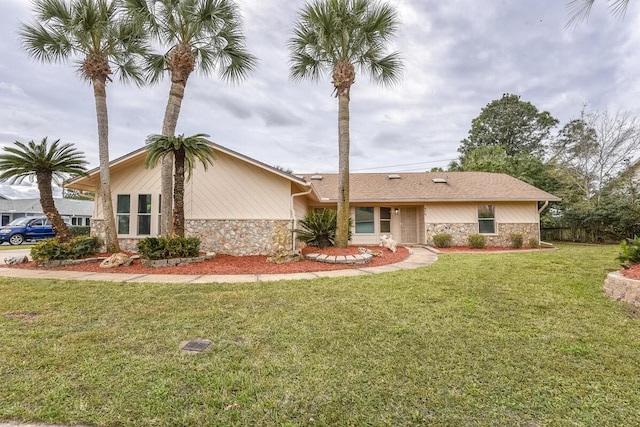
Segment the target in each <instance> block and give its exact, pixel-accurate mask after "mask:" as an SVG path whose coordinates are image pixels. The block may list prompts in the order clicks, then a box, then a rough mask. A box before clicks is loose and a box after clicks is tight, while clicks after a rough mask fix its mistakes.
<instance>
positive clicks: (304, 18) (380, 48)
mask: <svg viewBox="0 0 640 427" xmlns="http://www.w3.org/2000/svg"><path fill="white" fill-rule="evenodd" d="M397 28H398V18H397V14H396V12H395V10H394V9H393V7H391V6H389V5H387V4H383V3H378V2H376V1H368V0H315V1H312V2H310V3H308V4H307V5H306V6H304V8H303V9H302V10H301V11H300V14H299V18H298V22H297V24H296V26H295V29H294V35H293V37H292V38H291V39H290V40H289V43H288V45H289V50H290V54H291V58H290V74H291V78H292V79H294V80H300V79H311V80H318V79H319V78H320V77H321V76H322V75H323V73H331V77H332V83H333V88H334V93H335V96H336V97H337V98H338V211H337V230H336V238H335V244H336V246H337V247H341V248H343V247H346V246H347V245H348V241H349V144H350V135H349V100H350V92H351V86H352V85H353V83H354V82H355V78H356V71H360V72H362V73H365V74H368V75H369V76H370V77H371V78H372V80H373V81H374V82H376V83H380V84H384V85H391V84H394V83H397V82H398V81H399V78H400V74H401V71H402V61H401V59H400V55H399V54H398V53H397V52H394V53H391V54H386V53H385V51H386V48H387V44H388V43H389V42H390V41H391V40H392V39H393V37H394V36H395V33H396V31H397Z"/></svg>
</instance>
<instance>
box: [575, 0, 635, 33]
mask: <svg viewBox="0 0 640 427" xmlns="http://www.w3.org/2000/svg"><path fill="white" fill-rule="evenodd" d="M607 2H608V3H610V4H609V8H610V9H611V12H612V13H613V14H614V15H618V16H622V15H624V13H625V12H626V11H627V6H628V5H629V0H607ZM594 3H595V0H569V3H567V8H568V9H569V21H568V22H567V27H571V26H575V25H580V24H582V23H584V22H585V21H586V20H587V19H589V14H590V13H591V8H592V7H593V4H594Z"/></svg>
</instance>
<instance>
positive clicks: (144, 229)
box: [138, 194, 151, 236]
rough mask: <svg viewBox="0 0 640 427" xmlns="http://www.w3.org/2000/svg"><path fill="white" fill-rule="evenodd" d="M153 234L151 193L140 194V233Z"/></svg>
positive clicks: (144, 234)
mask: <svg viewBox="0 0 640 427" xmlns="http://www.w3.org/2000/svg"><path fill="white" fill-rule="evenodd" d="M150 234H151V194H138V235H141V236H148V235H150Z"/></svg>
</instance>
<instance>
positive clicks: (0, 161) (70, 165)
mask: <svg viewBox="0 0 640 427" xmlns="http://www.w3.org/2000/svg"><path fill="white" fill-rule="evenodd" d="M3 150H4V152H5V154H0V170H1V171H2V172H1V173H0V180H6V179H9V181H10V182H11V183H12V184H13V183H18V184H19V183H21V182H22V181H24V180H25V179H28V180H30V181H33V179H34V178H35V180H36V181H37V183H38V191H39V192H40V205H41V206H42V211H43V212H44V214H45V215H46V217H47V218H48V219H49V221H50V222H51V225H52V226H53V229H54V231H55V232H56V235H57V237H58V239H59V240H60V241H62V242H66V241H68V240H69V239H70V238H71V235H70V234H69V229H68V227H67V224H66V223H65V222H64V220H63V219H62V217H61V216H60V213H59V212H58V209H57V208H56V205H55V202H54V200H53V191H52V189H51V184H52V182H55V183H56V184H62V182H63V181H64V179H65V178H67V177H69V176H70V175H83V174H85V173H86V171H87V170H86V168H85V166H86V165H87V161H86V160H85V159H84V154H83V153H82V152H80V151H78V150H76V149H75V148H74V147H73V145H72V144H61V143H60V140H59V139H58V140H56V141H55V142H54V143H53V144H51V145H50V146H49V145H48V143H47V138H43V139H42V141H41V142H40V143H38V144H36V143H35V142H34V141H29V142H28V143H26V144H24V143H22V142H20V141H16V142H15V143H14V146H7V147H3Z"/></svg>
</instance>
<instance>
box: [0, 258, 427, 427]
mask: <svg viewBox="0 0 640 427" xmlns="http://www.w3.org/2000/svg"><path fill="white" fill-rule="evenodd" d="M409 251H410V255H409V257H408V258H407V259H405V260H404V261H401V262H398V263H395V264H387V265H381V266H379V267H366V266H363V267H362V268H357V269H348V270H332V271H317V272H311V273H291V274H237V275H229V274H205V275H188V274H127V273H88V272H82V271H57V270H50V269H38V270H24V269H20V268H7V267H4V268H3V267H0V276H2V277H17V278H21V279H61V280H96V281H105V282H122V283H151V282H153V283H157V282H160V283H245V282H273V281H277V280H300V279H317V278H321V277H347V276H349V277H351V276H363V275H368V274H377V273H386V272H390V271H399V270H411V269H414V268H419V267H424V266H426V265H430V264H433V263H434V262H435V261H436V260H437V259H438V255H437V254H435V253H433V252H431V251H429V250H427V249H424V248H420V247H415V248H409ZM28 254H29V249H16V250H6V251H0V265H3V264H4V260H5V258H10V257H17V256H25V255H27V256H28ZM0 426H1V425H0Z"/></svg>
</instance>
